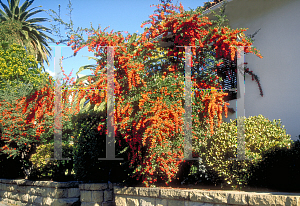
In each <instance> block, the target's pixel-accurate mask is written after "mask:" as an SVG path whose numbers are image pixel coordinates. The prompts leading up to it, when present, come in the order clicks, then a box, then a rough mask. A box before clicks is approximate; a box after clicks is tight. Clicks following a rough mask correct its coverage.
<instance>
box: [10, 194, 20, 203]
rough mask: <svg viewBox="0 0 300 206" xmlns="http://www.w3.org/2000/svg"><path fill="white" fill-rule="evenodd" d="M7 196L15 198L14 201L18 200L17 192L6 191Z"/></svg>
mask: <svg viewBox="0 0 300 206" xmlns="http://www.w3.org/2000/svg"><path fill="white" fill-rule="evenodd" d="M7 198H8V199H11V200H16V201H18V200H20V199H19V194H18V193H16V192H7Z"/></svg>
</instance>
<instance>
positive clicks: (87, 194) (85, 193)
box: [80, 190, 92, 202]
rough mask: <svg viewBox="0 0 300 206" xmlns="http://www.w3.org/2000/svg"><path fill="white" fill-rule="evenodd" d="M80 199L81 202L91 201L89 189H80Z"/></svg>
mask: <svg viewBox="0 0 300 206" xmlns="http://www.w3.org/2000/svg"><path fill="white" fill-rule="evenodd" d="M80 201H81V202H92V192H91V191H85V190H81V191H80Z"/></svg>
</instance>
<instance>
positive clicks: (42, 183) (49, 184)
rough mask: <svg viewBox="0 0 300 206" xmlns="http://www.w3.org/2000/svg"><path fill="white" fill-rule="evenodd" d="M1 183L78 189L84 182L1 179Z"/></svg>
mask: <svg viewBox="0 0 300 206" xmlns="http://www.w3.org/2000/svg"><path fill="white" fill-rule="evenodd" d="M0 183H4V184H16V185H20V186H36V187H53V188H70V187H72V188H78V187H79V185H80V184H82V182H78V181H70V182H54V181H31V180H24V179H20V180H14V179H0Z"/></svg>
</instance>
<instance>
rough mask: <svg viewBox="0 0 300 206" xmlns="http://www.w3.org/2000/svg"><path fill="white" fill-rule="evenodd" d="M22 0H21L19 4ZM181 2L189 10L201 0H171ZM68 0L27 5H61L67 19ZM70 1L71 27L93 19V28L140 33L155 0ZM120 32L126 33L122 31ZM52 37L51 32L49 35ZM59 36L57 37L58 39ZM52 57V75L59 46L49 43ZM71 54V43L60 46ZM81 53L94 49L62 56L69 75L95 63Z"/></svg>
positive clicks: (81, 25) (45, 7)
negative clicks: (71, 9)
mask: <svg viewBox="0 0 300 206" xmlns="http://www.w3.org/2000/svg"><path fill="white" fill-rule="evenodd" d="M23 2H24V1H21V3H20V5H21V4H22V3H23ZM180 2H181V3H182V5H183V7H184V9H185V10H189V7H190V8H192V9H196V8H197V7H198V6H203V4H204V2H205V1H204V0H181V1H178V3H177V0H173V4H176V3H177V5H179V3H180ZM68 3H69V1H68V0H51V1H50V0H43V1H42V0H35V1H34V3H33V4H32V5H31V7H29V8H33V7H37V6H42V7H41V8H42V9H45V10H49V9H53V10H54V11H56V12H57V13H58V5H60V8H61V9H60V16H61V18H62V19H63V20H64V21H65V22H67V23H69V19H70V17H69V16H68V15H67V14H68V13H69V10H68V9H67V8H68ZM71 3H72V8H73V11H72V21H73V23H74V29H77V27H82V28H90V25H91V23H92V25H93V27H94V28H97V27H98V25H100V26H101V29H104V28H105V27H108V26H110V27H109V29H107V31H108V32H110V31H111V30H112V29H113V30H114V31H128V32H129V33H131V34H132V33H135V32H137V33H142V32H143V29H142V28H141V27H140V25H141V24H142V22H143V21H146V20H148V19H149V15H151V14H153V12H154V10H155V9H156V7H150V5H152V4H158V3H159V1H158V0H127V1H124V0H86V1H83V0H71ZM37 17H46V18H49V19H51V18H50V16H49V15H48V14H47V13H45V12H41V13H38V14H36V15H34V16H32V18H37ZM50 24H57V22H46V23H43V26H46V27H48V28H51V26H50ZM65 32H66V31H65V30H64V26H63V25H61V34H62V35H64V34H65ZM123 35H125V34H124V33H123ZM51 37H54V36H51ZM54 39H57V38H55V37H54ZM57 40H58V39H57ZM50 46H57V45H56V44H50ZM51 48H53V51H52V58H51V59H50V66H49V67H48V66H46V71H48V72H49V73H50V74H53V75H54V48H57V49H60V47H51ZM72 54H73V51H72V49H71V48H70V47H61V55H62V56H64V57H69V56H71V55H72ZM83 56H93V53H91V52H88V51H87V48H84V49H82V50H80V51H79V52H78V54H77V55H76V56H75V57H72V58H69V59H65V60H63V62H62V64H63V68H64V70H65V71H66V74H69V73H70V72H71V70H72V69H73V74H72V77H75V74H76V72H77V71H78V69H79V67H81V66H84V65H88V64H95V61H94V60H88V58H87V57H83ZM81 74H91V72H89V71H85V72H82V73H81Z"/></svg>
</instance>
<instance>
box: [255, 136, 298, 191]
mask: <svg viewBox="0 0 300 206" xmlns="http://www.w3.org/2000/svg"><path fill="white" fill-rule="evenodd" d="M262 159H263V160H262V161H260V162H258V163H257V164H256V165H253V166H252V168H251V173H252V175H251V178H250V180H249V186H251V187H258V188H262V187H264V188H270V189H274V190H282V191H287V192H300V188H299V185H300V140H297V141H295V142H294V143H293V144H292V146H291V148H290V149H287V148H280V149H274V150H270V151H267V152H265V153H264V154H263V155H262Z"/></svg>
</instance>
